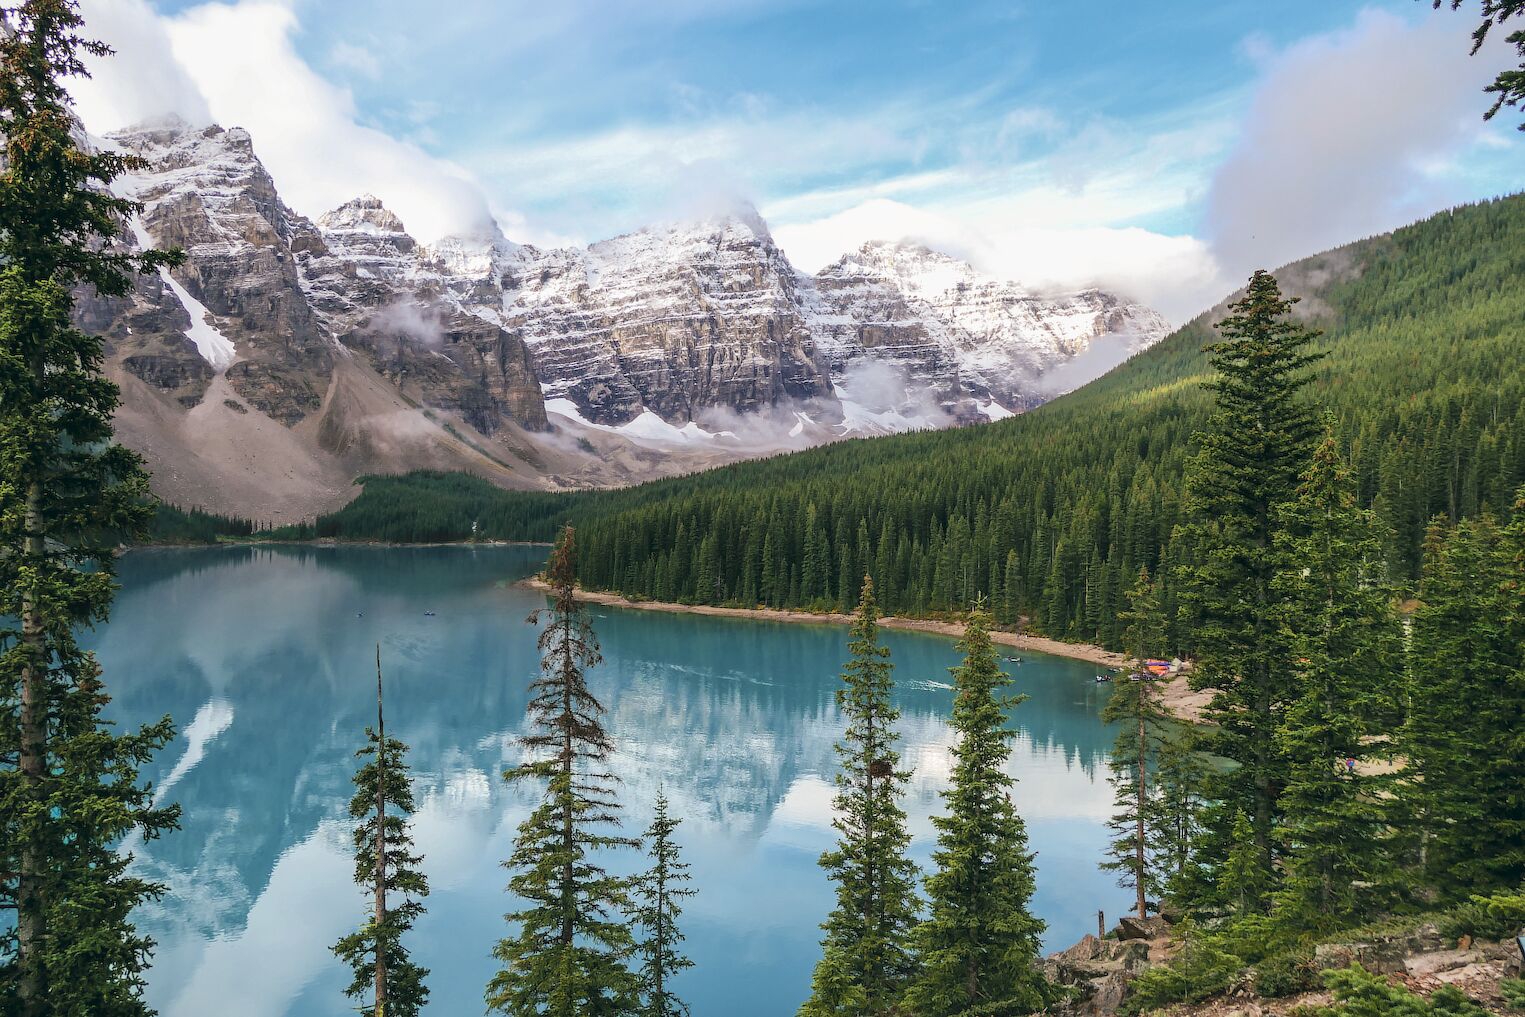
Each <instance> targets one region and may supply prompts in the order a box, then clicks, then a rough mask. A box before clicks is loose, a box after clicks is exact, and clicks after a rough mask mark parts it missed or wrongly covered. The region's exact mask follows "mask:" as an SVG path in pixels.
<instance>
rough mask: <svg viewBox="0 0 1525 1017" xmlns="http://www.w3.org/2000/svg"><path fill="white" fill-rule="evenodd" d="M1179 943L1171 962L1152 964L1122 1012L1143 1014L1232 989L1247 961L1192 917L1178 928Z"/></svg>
mask: <svg viewBox="0 0 1525 1017" xmlns="http://www.w3.org/2000/svg"><path fill="white" fill-rule="evenodd" d="M1175 934H1176V939H1177V942H1178V943H1179V947H1178V948H1177V950H1176V953H1175V956H1174V957H1172V958H1170V961H1169V963H1167V964H1162V965H1159V966H1158V967H1152V968H1150V969H1149V970H1147V971H1145V972H1144V973H1143V974H1142V975H1140V976H1139V977H1138V978H1137V979H1136V980H1135V981H1134V983H1133V986H1132V994H1131V996H1130V997H1129V999H1128V1001H1127V1002H1126V1003H1125V1004H1124V1005H1123V1008H1122V1011H1121V1012H1122V1013H1124V1014H1140V1013H1144V1012H1146V1011H1149V1010H1154V1009H1157V1008H1159V1007H1162V1006H1168V1005H1170V1004H1171V1003H1196V1002H1199V1001H1200V1000H1204V999H1207V998H1208V997H1209V996H1216V995H1218V994H1219V993H1220V992H1225V991H1227V990H1228V988H1229V986H1231V985H1232V984H1233V983H1234V979H1235V978H1236V977H1237V976H1238V974H1239V972H1240V970H1241V969H1242V968H1243V967H1244V962H1243V961H1241V960H1240V959H1239V958H1238V957H1237V956H1235V955H1234V954H1231V953H1229V952H1228V951H1227V950H1225V949H1224V948H1223V946H1222V945H1221V944H1220V943H1219V942H1218V940H1217V939H1216V938H1215V937H1213V936H1209V935H1206V934H1204V933H1203V932H1202V931H1201V929H1200V928H1198V926H1197V925H1196V923H1195V922H1193V921H1192V920H1191V919H1189V918H1188V919H1185V920H1183V921H1182V922H1181V924H1180V925H1177V926H1176V928H1175Z"/></svg>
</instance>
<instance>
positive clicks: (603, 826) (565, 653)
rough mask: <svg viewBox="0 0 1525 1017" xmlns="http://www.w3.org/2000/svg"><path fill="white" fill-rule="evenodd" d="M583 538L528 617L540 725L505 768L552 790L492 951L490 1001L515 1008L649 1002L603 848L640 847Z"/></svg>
mask: <svg viewBox="0 0 1525 1017" xmlns="http://www.w3.org/2000/svg"><path fill="white" fill-rule="evenodd" d="M575 555H576V547H575V544H574V536H573V531H572V529H571V528H570V527H568V528H567V529H566V530H565V531H563V533H562V535H561V539H560V540H559V541H558V542H557V544H556V548H555V550H554V551H552V553H551V558H550V562H549V564H548V565H547V567H546V578H547V579H548V581H549V582H550V584H551V587H552V595H551V606H550V607H549V608H548V609H546V610H544V611H537V612H536V613H535V614H534V615H531V616H530V621H531V622H532V623H534V622H538V621H539V620H540V619H542V618H543V619H544V620H545V624H544V625H543V626H542V627H541V630H540V638H539V646H540V675H539V676H538V677H537V678H536V679H535V681H534V682H532V683H531V685H530V703H529V720H530V724H531V727H532V728H533V733H532V734H529V735H526V736H525V737H524V738H523V739H522V744H523V746H524V749H525V756H526V758H525V760H524V762H522V763H520V764H519V765H518V766H516V767H514V768H513V769H511V770H507V771H505V772H504V774H503V778H504V780H506V781H509V782H511V783H512V782H517V781H523V780H536V781H545V782H546V788H545V796H544V798H543V799H542V800H541V802H540V804H538V805H537V806H535V808H534V809H533V810H532V811H531V812H530V814H529V816H528V817H527V818H526V819H525V820H524V821H523V822H522V823H520V824H519V830H518V834H517V835H516V836H515V838H514V848H513V853H512V854H511V855H510V856H509V859H508V861H507V862H505V863H504V867H505V868H507V869H509V870H510V871H511V872H513V877H512V878H511V879H510V880H509V884H508V887H509V890H511V891H512V892H513V893H514V894H515V895H517V896H518V898H519V899H520V901H522V903H521V905H520V906H519V907H518V908H517V909H516V910H514V911H511V912H509V913H508V914H507V915H506V916H505V917H506V919H507V921H509V922H510V923H512V924H513V925H515V926H516V928H515V929H514V931H513V932H512V934H511V935H510V936H508V937H507V938H505V939H502V940H500V941H499V942H498V945H497V946H496V947H495V948H494V950H493V956H494V957H496V958H497V959H498V960H499V961H500V962H501V963H502V965H503V967H502V969H501V970H500V971H499V972H498V973H497V974H495V975H494V976H493V977H492V980H491V981H490V982H489V983H488V986H487V993H486V999H487V1006H488V1008H489V1009H492V1010H500V1011H502V1012H503V1013H506V1014H511V1015H513V1017H522V1015H527V1014H545V1015H553V1017H604V1015H612V1014H629V1013H633V1012H634V1011H636V1010H637V1009H638V1007H639V1002H640V1000H639V997H640V981H639V979H638V978H637V976H636V975H635V973H633V972H632V971H630V970H629V968H627V967H626V965H625V961H626V959H627V958H628V957H629V956H630V955H631V954H632V953H633V952H634V951H635V943H634V941H633V939H632V936H631V931H630V927H629V926H628V925H627V924H626V923H625V922H624V921H623V920H622V918H623V914H624V913H625V911H626V910H627V909H628V907H629V903H630V881H629V880H627V879H625V878H623V877H620V876H615V875H612V874H610V873H609V872H608V871H607V870H606V869H605V868H604V867H603V866H602V865H600V864H599V863H598V861H597V855H598V853H599V852H601V851H604V850H607V849H609V848H615V847H633V846H636V844H637V842H636V841H633V840H631V839H630V838H628V837H622V836H620V835H619V834H618V828H619V808H620V806H619V802H618V800H617V798H616V797H615V787H616V785H617V784H618V778H617V777H616V776H615V775H614V774H613V773H612V772H611V771H610V768H609V767H610V761H609V757H610V753H611V752H612V751H613V745H612V743H611V742H610V740H609V736H608V734H607V733H606V732H605V731H604V726H603V713H604V707H603V704H601V703H600V702H599V701H598V699H597V698H596V697H595V696H594V695H593V693H592V692H591V691H589V689H588V685H587V680H586V672H587V670H588V669H589V668H593V667H597V666H598V664H599V663H600V662H601V661H602V660H603V656H602V654H601V653H600V652H599V647H598V639H597V637H596V636H594V634H593V628H592V625H591V624H590V623H589V622H588V619H587V615H586V614H585V612H584V610H583V607H582V605H581V604H580V603H579V602H578V600H577V598H576V597H575V596H574V594H573V570H574V568H575V564H574V563H575Z"/></svg>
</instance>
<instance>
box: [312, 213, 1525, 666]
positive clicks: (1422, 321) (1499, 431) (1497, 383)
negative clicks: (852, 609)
mask: <svg viewBox="0 0 1525 1017" xmlns="http://www.w3.org/2000/svg"><path fill="white" fill-rule="evenodd" d="M1277 275H1278V277H1279V278H1280V280H1281V282H1282V284H1283V286H1284V288H1285V289H1286V290H1287V291H1288V292H1290V293H1293V294H1297V295H1300V296H1302V297H1303V302H1302V304H1301V305H1300V308H1299V310H1300V313H1301V314H1302V315H1303V316H1304V317H1305V318H1306V319H1307V320H1308V321H1309V322H1310V323H1311V324H1313V325H1315V326H1316V327H1319V328H1321V329H1323V330H1324V335H1323V336H1322V337H1321V338H1320V340H1319V341H1318V343H1317V344H1316V345H1317V347H1318V348H1319V349H1320V350H1322V351H1324V352H1326V353H1327V356H1326V357H1325V359H1323V360H1322V361H1321V362H1320V363H1319V364H1318V365H1317V367H1316V368H1315V373H1316V380H1315V384H1314V385H1313V386H1312V393H1313V395H1312V398H1313V399H1314V400H1315V401H1316V402H1317V403H1319V404H1320V405H1321V406H1322V407H1324V408H1327V410H1328V411H1330V412H1332V413H1334V414H1335V415H1336V416H1337V418H1338V420H1339V426H1340V432H1341V435H1342V438H1343V440H1344V442H1345V444H1346V446H1347V453H1348V456H1349V459H1350V460H1351V462H1352V463H1353V464H1354V466H1355V469H1356V471H1357V480H1358V484H1359V492H1360V498H1361V501H1362V503H1363V504H1367V505H1370V506H1372V507H1373V508H1374V509H1375V510H1376V511H1377V513H1378V515H1379V517H1380V519H1381V520H1382V521H1383V523H1384V524H1386V526H1387V528H1388V529H1389V530H1390V536H1389V557H1390V560H1391V563H1392V565H1393V568H1394V571H1395V574H1396V575H1397V577H1398V578H1399V580H1400V581H1404V580H1410V579H1412V578H1414V577H1415V576H1417V572H1418V566H1419V558H1420V553H1421V547H1422V544H1423V539H1424V532H1425V528H1426V525H1427V523H1428V521H1429V520H1430V519H1431V518H1432V517H1434V516H1436V515H1438V514H1445V515H1448V516H1450V517H1452V518H1459V517H1466V516H1472V515H1475V514H1477V513H1479V512H1481V511H1485V510H1489V511H1492V512H1495V513H1502V512H1503V511H1504V510H1505V509H1506V507H1507V505H1508V503H1509V501H1510V499H1511V496H1512V493H1513V492H1514V490H1515V489H1516V488H1517V487H1518V486H1519V485H1520V484H1521V483H1522V482H1525V414H1522V410H1521V406H1522V403H1525V292H1522V291H1521V289H1520V287H1519V285H1518V282H1519V280H1520V278H1522V276H1525V196H1515V197H1510V198H1506V199H1501V200H1497V201H1493V202H1488V203H1485V204H1480V205H1472V206H1467V207H1464V208H1459V209H1456V210H1454V211H1451V212H1445V213H1441V214H1439V215H1437V216H1434V217H1433V218H1430V219H1427V220H1425V221H1423V222H1420V223H1417V224H1415V225H1413V226H1409V227H1406V228H1404V229H1402V230H1399V231H1397V232H1395V233H1393V234H1390V235H1386V236H1382V237H1377V238H1372V239H1368V240H1364V241H1360V242H1358V243H1355V244H1351V245H1349V246H1347V247H1344V248H1340V249H1337V250H1335V251H1332V252H1328V253H1326V254H1322V255H1318V256H1316V257H1313V258H1308V259H1305V260H1303V261H1300V262H1297V263H1295V264H1293V265H1289V266H1287V267H1285V268H1284V269H1282V270H1280V271H1279V272H1278V273H1277ZM1220 316H1221V308H1219V309H1215V310H1214V311H1213V312H1209V313H1207V314H1204V315H1202V316H1201V317H1199V318H1197V319H1196V320H1194V321H1192V322H1190V323H1189V324H1187V325H1186V326H1184V327H1183V328H1181V329H1179V330H1178V331H1177V332H1176V333H1174V334H1173V335H1172V336H1170V337H1169V338H1167V339H1166V340H1164V341H1163V342H1162V343H1160V344H1159V345H1158V346H1156V347H1154V348H1153V349H1151V350H1149V351H1147V352H1146V353H1144V354H1141V355H1140V356H1138V357H1136V358H1134V359H1133V360H1131V361H1129V362H1128V363H1127V364H1125V365H1124V366H1122V367H1120V368H1119V369H1117V370H1115V371H1113V372H1112V373H1111V374H1109V375H1107V376H1106V377H1104V378H1102V379H1100V380H1098V381H1096V382H1093V383H1092V384H1090V385H1088V386H1086V387H1085V388H1083V389H1081V390H1080V391H1078V392H1075V393H1073V394H1071V395H1069V396H1066V397H1064V398H1062V399H1059V400H1057V401H1055V402H1053V403H1051V404H1049V405H1047V406H1044V407H1042V408H1041V409H1039V410H1036V411H1034V412H1031V413H1028V414H1024V415H1022V416H1020V417H1016V418H1013V419H1010V420H1006V421H1002V422H1000V423H996V424H991V425H987V426H981V427H975V428H969V429H962V430H953V431H941V432H929V433H921V434H913V435H902V436H896V437H890V438H881V439H873V440H864V441H850V442H842V443H839V444H835V445H831V446H827V447H824V448H819V449H815V450H811V451H808V452H804V453H799V454H795V455H789V456H780V457H776V458H773V459H768V460H763V461H759V462H751V463H743V464H738V465H735V466H729V467H725V468H723V469H719V470H713V471H710V472H707V473H702V474H697V475H694V476H689V477H683V478H677V479H673V480H665V481H659V482H656V483H652V484H647V485H643V486H641V487H637V488H631V489H628V490H623V491H613V492H603V493H597V494H589V495H582V496H571V497H568V496H558V495H502V496H498V497H492V496H484V497H482V498H468V499H466V501H467V502H469V503H470V504H471V508H470V510H469V511H468V510H467V509H466V508H465V506H464V505H462V504H460V503H459V499H458V498H456V497H452V498H451V499H448V500H445V501H443V502H441V501H437V500H435V499H432V498H429V497H428V496H427V495H425V494H423V493H420V491H419V490H418V488H419V485H418V482H410V483H409V484H408V485H406V486H405V485H404V484H403V483H401V482H399V481H395V480H394V481H389V482H387V483H386V484H385V485H384V486H385V487H386V491H385V494H383V492H382V491H379V490H378V491H377V492H376V496H373V495H372V493H371V492H370V491H369V490H368V491H367V494H366V496H364V497H363V498H362V499H360V500H359V501H357V502H356V503H355V504H354V505H353V506H352V507H351V508H349V509H346V510H345V512H343V513H340V514H339V515H338V516H336V517H330V518H327V519H323V520H319V521H318V532H319V534H320V535H333V536H369V537H380V536H386V537H390V538H392V539H441V538H444V537H451V536H454V537H465V536H468V535H469V534H470V522H471V521H472V520H474V519H480V520H482V525H481V526H480V527H479V530H478V532H479V534H480V535H483V536H499V537H519V538H537V539H544V538H546V537H547V536H548V535H549V534H550V532H551V530H552V529H553V528H554V526H555V524H556V523H557V522H559V521H560V520H561V519H563V518H570V519H571V520H572V521H574V522H576V523H577V524H578V527H579V541H580V543H581V546H582V551H583V553H582V561H581V577H582V581H583V582H584V583H585V584H586V585H587V586H589V587H591V588H597V589H609V590H619V591H622V592H625V593H629V594H636V595H642V596H646V597H651V598H654V599H660V600H676V601H689V602H701V603H740V604H755V603H766V604H770V605H775V606H835V607H838V608H842V607H845V606H847V605H848V604H849V602H850V601H851V600H852V598H853V597H854V596H855V595H856V589H857V580H858V578H860V577H861V576H862V575H863V573H864V572H865V571H867V572H869V573H871V574H872V575H873V576H874V579H875V582H876V585H877V588H878V590H879V591H880V600H881V602H882V603H883V604H884V606H885V609H886V610H887V611H889V612H910V613H935V612H939V611H943V610H953V609H955V608H957V607H959V606H961V605H963V604H967V603H968V602H970V601H971V600H972V599H973V598H974V597H975V596H976V595H977V594H984V595H985V596H986V597H988V598H990V599H991V600H992V601H993V604H994V607H995V610H996V614H997V617H998V618H999V619H1001V620H1002V621H1006V622H1011V621H1014V620H1015V619H1016V617H1017V616H1018V615H1019V614H1021V615H1027V616H1029V617H1030V619H1031V622H1030V624H1031V625H1032V627H1033V628H1034V629H1037V630H1040V631H1043V632H1045V633H1047V634H1050V635H1055V636H1061V637H1068V638H1080V639H1095V640H1099V641H1101V642H1104V643H1107V644H1111V645H1115V644H1116V643H1117V640H1118V636H1119V630H1118V624H1119V623H1118V621H1117V615H1118V607H1119V604H1120V599H1121V596H1122V594H1123V592H1124V590H1125V589H1126V588H1127V586H1128V585H1129V584H1130V582H1131V580H1132V577H1133V576H1134V575H1135V574H1136V573H1137V571H1138V569H1139V567H1140V566H1148V567H1149V568H1150V570H1151V571H1152V572H1155V573H1157V574H1159V568H1158V566H1159V565H1160V563H1161V561H1162V559H1171V558H1172V556H1176V555H1179V554H1182V553H1184V551H1183V550H1182V549H1181V548H1179V547H1177V546H1174V545H1172V542H1171V535H1172V532H1173V530H1174V529H1175V527H1176V524H1177V522H1178V520H1179V518H1180V515H1181V499H1182V478H1183V474H1184V469H1185V465H1186V460H1187V457H1188V456H1189V455H1190V454H1191V453H1192V451H1193V444H1192V438H1193V435H1194V434H1195V433H1196V432H1197V430H1198V429H1199V428H1200V427H1201V425H1202V423H1203V421H1204V420H1205V417H1206V413H1207V410H1208V407H1209V403H1210V397H1209V394H1208V393H1207V392H1206V391H1205V390H1204V389H1203V388H1202V383H1203V382H1204V381H1205V380H1207V377H1208V369H1207V360H1206V357H1205V355H1204V354H1203V353H1202V349H1201V348H1202V346H1203V344H1204V343H1205V342H1207V341H1210V340H1211V339H1212V338H1213V336H1214V335H1215V333H1214V331H1213V329H1212V323H1213V322H1214V321H1216V320H1217V318H1218V317H1220ZM429 486H431V487H432V486H446V487H450V486H453V484H452V482H448V481H446V480H445V478H435V479H434V482H433V483H432V484H430V485H429ZM481 486H482V487H485V486H486V485H481ZM404 490H406V492H407V493H408V494H413V495H417V497H416V498H406V497H404V498H399V497H398V496H399V495H400V494H403V493H404ZM455 493H456V495H459V494H461V493H464V492H461V491H459V490H457V491H456V492H455ZM408 503H412V504H415V505H416V506H417V507H416V508H408V509H407V511H406V512H404V511H403V509H404V507H405V505H407V504H408ZM405 516H406V517H412V518H413V519H414V522H413V523H405V522H404V517H405ZM422 517H430V521H429V522H428V523H423V522H419V521H418V520H419V519H420V518H422ZM489 521H490V522H491V524H492V525H488V522H489ZM1167 564H1168V561H1167ZM1170 571H1171V570H1169V569H1168V568H1167V569H1166V570H1165V573H1164V580H1165V589H1164V590H1163V591H1162V595H1163V598H1164V601H1165V604H1166V608H1167V611H1168V612H1173V611H1174V599H1173V592H1172V590H1171V589H1170V582H1169V574H1170Z"/></svg>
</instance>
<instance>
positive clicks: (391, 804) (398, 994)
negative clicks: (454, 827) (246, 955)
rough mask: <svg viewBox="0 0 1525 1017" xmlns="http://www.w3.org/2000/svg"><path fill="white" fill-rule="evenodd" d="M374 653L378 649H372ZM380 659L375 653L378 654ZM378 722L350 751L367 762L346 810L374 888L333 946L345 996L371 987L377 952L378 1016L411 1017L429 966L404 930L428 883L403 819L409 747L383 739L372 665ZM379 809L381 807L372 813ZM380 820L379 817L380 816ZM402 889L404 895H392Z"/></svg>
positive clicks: (358, 856)
mask: <svg viewBox="0 0 1525 1017" xmlns="http://www.w3.org/2000/svg"><path fill="white" fill-rule="evenodd" d="M378 652H379V651H378ZM378 662H379V657H378ZM376 682H377V711H376V712H377V724H378V726H377V727H375V728H372V727H368V728H366V729H365V736H366V744H365V745H364V746H363V747H362V748H361V749H359V750H358V751H357V752H356V753H355V755H356V757H357V758H359V759H363V760H365V762H364V764H363V765H362V766H361V767H360V769H359V771H358V772H356V774H355V777H354V783H355V794H354V797H352V798H351V799H350V803H349V814H350V818H351V819H353V820H355V821H356V822H355V829H354V833H353V835H352V840H353V841H354V847H355V883H356V884H357V885H359V886H360V887H362V888H363V889H364V890H366V891H367V892H370V893H374V894H375V902H376V903H375V906H374V907H373V909H372V911H371V913H370V916H369V920H368V921H367V922H366V923H365V925H363V926H361V928H359V929H358V930H356V931H355V932H352V933H350V934H349V935H347V936H345V937H344V938H342V939H340V940H339V942H337V943H335V944H334V947H333V951H334V953H335V954H336V955H337V956H338V957H339V959H340V960H342V961H344V962H345V963H346V964H348V965H349V967H350V970H351V971H352V972H353V977H352V979H351V981H350V984H349V987H348V988H347V989H345V990H344V991H345V994H346V995H347V996H349V997H351V998H352V999H360V1000H363V999H364V998H365V995H366V993H367V992H373V990H374V989H375V987H376V970H377V954H378V953H379V954H380V959H381V971H382V990H383V1000H384V1003H383V1005H382V1006H381V1007H380V1008H379V1009H380V1011H381V1015H382V1017H417V1014H418V1012H419V1010H420V1008H422V1007H423V1005H424V1003H425V1002H427V1001H428V998H429V989H428V987H427V986H426V985H425V984H424V979H425V978H427V977H428V974H429V970H428V969H427V968H424V967H421V966H419V965H417V964H414V963H413V961H412V959H411V957H410V956H409V951H408V948H407V947H406V946H404V945H403V942H402V938H403V936H404V935H405V934H406V933H407V932H408V931H409V930H410V929H412V928H413V923H414V922H415V921H417V920H418V918H419V916H420V915H422V914H423V913H424V905H423V898H424V897H427V896H428V895H429V882H428V880H427V879H426V878H425V876H424V874H423V872H422V871H421V870H420V869H419V865H420V864H421V863H422V862H423V857H422V856H421V855H418V854H416V853H415V852H414V850H413V836H412V833H411V832H410V830H409V828H408V826H409V824H408V817H410V816H411V815H412V814H413V786H412V782H411V781H410V780H409V778H408V764H407V753H408V747H407V746H406V745H404V744H403V743H402V742H400V741H398V740H397V739H396V738H388V737H386V734H385V729H384V728H381V727H380V725H381V717H380V714H381V703H380V698H381V673H380V667H379V666H378V668H377V675H376ZM378 812H379V813H380V814H379V815H378ZM378 820H379V822H378ZM395 895H401V896H402V900H401V901H398V900H396V899H395ZM377 1010H378V1007H377V1006H376V1001H375V997H374V995H373V996H372V999H371V1002H370V1003H369V1004H368V1005H367V1004H362V1005H361V1006H360V1008H359V1012H360V1013H361V1015H362V1017H376V1015H377Z"/></svg>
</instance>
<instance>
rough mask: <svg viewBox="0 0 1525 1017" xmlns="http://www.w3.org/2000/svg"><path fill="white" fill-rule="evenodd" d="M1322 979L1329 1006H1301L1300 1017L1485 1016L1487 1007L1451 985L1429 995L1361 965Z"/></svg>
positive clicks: (1336, 971) (1330, 973)
mask: <svg viewBox="0 0 1525 1017" xmlns="http://www.w3.org/2000/svg"><path fill="white" fill-rule="evenodd" d="M1324 983H1325V984H1326V985H1327V986H1328V987H1329V988H1330V989H1331V990H1332V991H1333V992H1334V1000H1335V1001H1334V1003H1333V1004H1332V1005H1330V1006H1319V1007H1304V1008H1302V1009H1301V1010H1300V1011H1299V1017H1487V1015H1488V1011H1487V1010H1484V1009H1483V1008H1482V1007H1480V1006H1478V1005H1477V1004H1476V1003H1474V1002H1472V1001H1471V1000H1469V999H1468V998H1467V997H1466V996H1464V995H1463V994H1462V993H1461V992H1460V991H1458V990H1457V989H1456V988H1455V987H1454V986H1450V985H1447V986H1444V987H1442V988H1440V989H1438V990H1436V992H1435V993H1434V995H1432V996H1431V997H1430V998H1429V999H1425V998H1424V997H1423V996H1419V995H1416V994H1415V993H1413V992H1410V991H1409V990H1408V989H1406V988H1404V987H1403V986H1401V985H1393V984H1391V983H1389V982H1388V980H1387V979H1385V978H1383V977H1382V976H1381V975H1374V974H1371V973H1369V972H1368V971H1366V970H1365V969H1364V968H1359V967H1349V968H1341V969H1338V970H1335V971H1326V972H1324Z"/></svg>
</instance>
